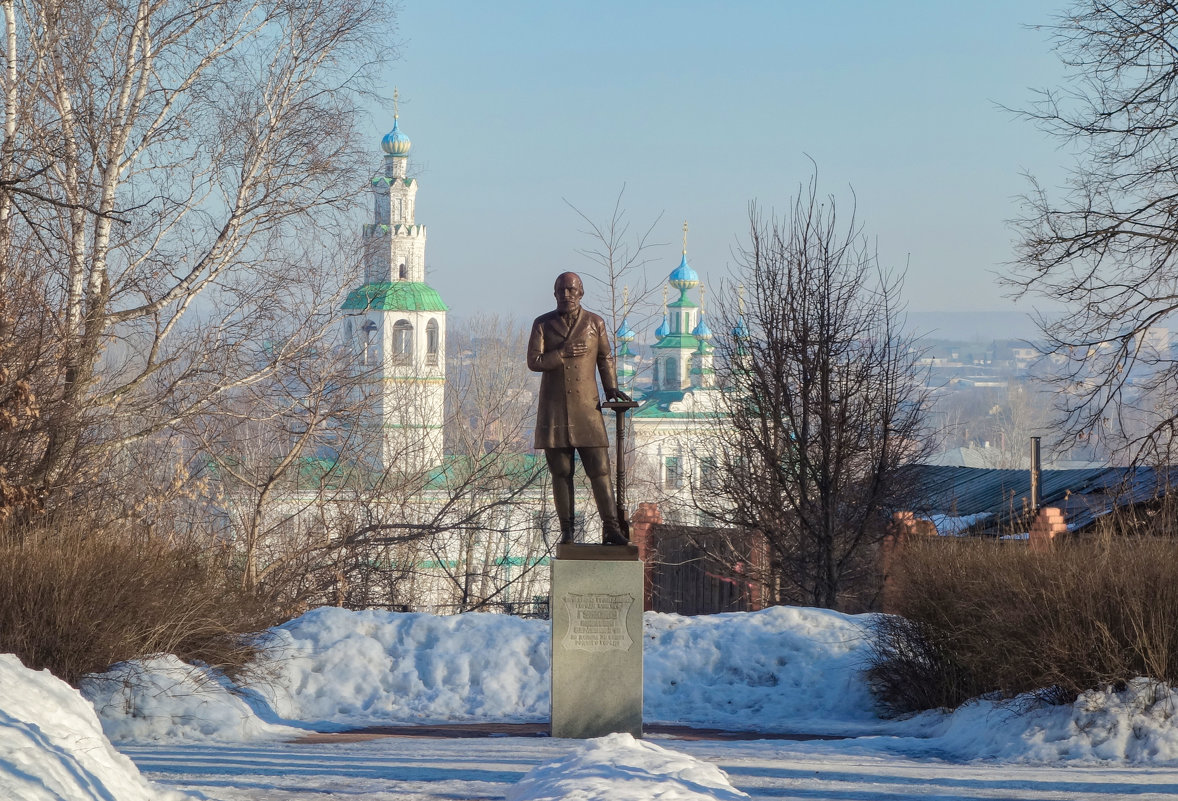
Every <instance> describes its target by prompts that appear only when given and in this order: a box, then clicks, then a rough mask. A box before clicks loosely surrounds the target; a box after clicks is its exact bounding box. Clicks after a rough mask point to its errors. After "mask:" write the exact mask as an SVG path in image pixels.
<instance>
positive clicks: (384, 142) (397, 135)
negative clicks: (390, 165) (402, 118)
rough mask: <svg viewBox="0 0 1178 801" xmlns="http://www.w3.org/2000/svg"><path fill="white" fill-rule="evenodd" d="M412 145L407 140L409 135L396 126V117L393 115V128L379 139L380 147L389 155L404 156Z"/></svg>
mask: <svg viewBox="0 0 1178 801" xmlns="http://www.w3.org/2000/svg"><path fill="white" fill-rule="evenodd" d="M412 146H413V143H412V142H410V141H409V137H408V136H406V135H405V134H404V133H402V132H401V129H400V128H399V127H397V118H396V117H393V130H391V131H389V132H388V133H387V134H385V135H384V139H381V140H380V149H381V150H383V151H384V152H385V153H388V154H389V155H390V156H399V157H401V158H404V157H405V156H408V155H409V148H410V147H412Z"/></svg>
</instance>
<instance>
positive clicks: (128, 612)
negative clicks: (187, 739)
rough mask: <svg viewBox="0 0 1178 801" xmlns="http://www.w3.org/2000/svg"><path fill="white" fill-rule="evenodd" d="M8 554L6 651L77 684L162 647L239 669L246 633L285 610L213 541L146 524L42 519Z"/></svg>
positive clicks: (2, 629) (3, 548)
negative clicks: (151, 529)
mask: <svg viewBox="0 0 1178 801" xmlns="http://www.w3.org/2000/svg"><path fill="white" fill-rule="evenodd" d="M0 562H2V564H3V565H4V569H3V570H0V652H10V653H15V654H16V655H18V656H19V657H20V658H21V660H22V661H23V662H24V663H25V664H26V665H28V666H29V667H32V668H36V669H41V668H48V669H49V670H50V671H51V672H52V673H53V674H54V675H56V676H58V677H59V678H61V679H64V680H65V681H68V682H70V683H74V684H76V683H77V681H78V679H80V678H81V677H82V676H84V675H86V674H88V673H93V672H97V671H101V670H105V669H106V668H107V667H109V666H110V665H112V664H114V663H116V662H121V661H124V660H127V659H132V658H135V657H141V656H145V655H148V654H154V653H172V654H175V655H177V656H179V657H180V658H181V659H185V660H190V661H191V660H199V661H202V662H205V663H208V664H210V665H215V666H218V667H221V668H224V669H227V670H230V671H232V670H233V669H234V668H236V667H240V666H241V665H243V664H244V663H245V662H247V661H248V660H249V659H250V657H251V656H252V655H253V653H254V647H253V645H252V644H251V641H250V639H249V638H248V637H245V636H244V635H246V634H247V633H248V632H254V631H260V630H262V629H264V628H266V627H267V626H269V625H272V624H273V623H274V622H277V620H278V616H277V615H275V614H273V613H271V612H270V611H269V610H266V609H264V608H262V607H261V605H260V604H259V602H257V601H256V600H254V599H253V598H252V597H250V596H248V595H247V594H245V593H244V592H242V590H241V589H240V584H239V578H238V577H237V576H235V575H234V573H233V571H232V570H230V569H229V567H228V566H227V565H226V564H224V563H223V562H222V561H221V560H219V559H218V558H216V557H215V556H211V555H210V553H209V552H208V550H207V549H201V548H198V547H196V545H194V544H193V545H180V544H176V543H172V542H167V541H164V540H161V539H159V538H156V537H153V536H151V535H149V534H146V533H143V532H110V531H89V530H87V527H86V525H85V524H84V523H83V522H74V523H72V524H70V525H67V526H64V527H55V526H51V525H50V524H48V523H43V524H41V525H39V526H37V527H36V528H35V529H33V530H29V529H26V530H24V531H22V537H21V539H20V540H16V539H9V540H6V541H3V542H0Z"/></svg>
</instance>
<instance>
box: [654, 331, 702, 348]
mask: <svg viewBox="0 0 1178 801" xmlns="http://www.w3.org/2000/svg"><path fill="white" fill-rule="evenodd" d="M698 345H699V340H698V339H696V338H695V337H694V336H692V335H691V334H667V335H666V336H665V337H663V338H662V339H660V340H659V341H658V342H656V343H654V344H653V345H651V347H652V348H690V349H691V350H695V348H696V347H697V346H698Z"/></svg>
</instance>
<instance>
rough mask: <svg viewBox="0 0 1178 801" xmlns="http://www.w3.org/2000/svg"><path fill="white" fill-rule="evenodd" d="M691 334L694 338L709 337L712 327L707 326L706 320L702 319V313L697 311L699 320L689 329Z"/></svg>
mask: <svg viewBox="0 0 1178 801" xmlns="http://www.w3.org/2000/svg"><path fill="white" fill-rule="evenodd" d="M691 335H692V336H693V337H695V338H696V339H705V340H706V339H711V338H712V329H711V328H708V323H707V320H705V319H704V313H703V312H702V311H701V312H700V313H699V322H698V323H696V324H695V328H693V329H691Z"/></svg>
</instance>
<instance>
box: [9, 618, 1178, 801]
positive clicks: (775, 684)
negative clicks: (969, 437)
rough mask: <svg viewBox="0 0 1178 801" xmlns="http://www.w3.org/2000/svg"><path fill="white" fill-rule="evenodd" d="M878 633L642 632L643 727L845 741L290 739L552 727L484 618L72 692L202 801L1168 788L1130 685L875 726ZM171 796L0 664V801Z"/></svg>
mask: <svg viewBox="0 0 1178 801" xmlns="http://www.w3.org/2000/svg"><path fill="white" fill-rule="evenodd" d="M873 620H874V618H873V616H870V615H865V616H849V615H843V614H839V613H836V612H831V611H827V610H818V609H801V608H789V607H778V608H773V609H768V610H764V611H762V612H754V613H744V614H739V613H734V614H725V615H713V616H701V617H692V618H687V617H680V616H676V615H660V614H647V616H646V618H645V626H646V631H645V674H646V684H645V688H644V690H645V702H646V709H645V717H646V720H647V721H648V722H650V723H656V722H657V723H665V724H687V725H692V726H696V727H700V728H720V729H729V730H746V731H754V732H769V733H772V732H795V733H815V734H845V735H854V736H851V737H849V738H848V739H842V740H827V741H813V742H792V741H783V740H773V739H765V740H757V741H752V742H715V741H711V742H708V741H700V742H691V741H683V740H677V739H672V738H670V737H667V736H661V737H654V738H648V739H646V740H643V741H635V740H633V739H631V738H629V737H628V736H625V735H614V736H610V737H606V738H601V739H599V740H594V741H586V742H575V741H568V740H556V739H551V738H520V737H504V736H500V737H492V738H485V739H480V740H440V739H421V738H413V739H397V738H393V739H382V740H378V741H372V742H350V741H338V742H332V743H327V744H323V743H319V744H309V743H299V742H293V740H294V739H295V738H296V737H297V736H298V735H300V734H303V733H306V731H307V730H308V729H316V730H320V731H329V730H333V729H336V730H338V729H340V728H343V727H345V726H346V727H356V726H372V725H385V726H388V725H411V724H415V723H427V722H435V723H436V722H480V721H483V722H488V721H494V722H504V721H516V722H535V721H542V720H546V719H547V716H548V705H549V695H548V681H549V641H548V624H547V623H546V622H543V621H531V620H522V619H518V618H513V617H508V616H502V615H490V614H474V615H462V616H456V617H437V616H432V615H424V614H396V613H387V612H372V611H370V612H348V611H343V610H339V609H318V610H314V611H312V612H309V613H307V614H306V615H303V616H302V617H300V618H298V619H296V620H293V621H290V622H289V623H287V624H285V625H283V626H280V627H278V628H276V629H274V630H272V631H271V632H269V636H268V638H267V639H266V640H265V641H266V642H267V643H268V644H267V646H266V653H265V657H264V658H263V659H262V660H261V661H260V663H259V665H258V670H257V672H256V673H255V674H254V676H253V678H252V679H251V683H252V686H251V688H249V689H246V688H243V687H241V686H238V685H236V684H234V683H233V682H231V681H230V680H229V679H227V678H226V677H225V676H223V675H221V674H219V673H217V672H216V671H212V670H210V669H208V668H205V667H200V666H195V667H194V666H190V665H185V664H183V663H182V662H180V661H179V660H177V659H176V658H175V657H171V656H159V657H153V658H151V659H146V660H140V661H138V662H133V663H127V664H123V665H119V666H116V668H114V669H112V671H110V672H109V673H107V674H104V675H102V676H99V677H93V678H91V679H89V680H87V681H86V682H85V683H84V687H83V689H84V693H85V696H86V698H88V699H89V700H90V701H91V702H93V704H94V705H95V706H96V707H97V708H98V710H99V712H100V714H101V718H102V727H103V728H104V729H105V731H106V734H107V736H109V737H110V738H111V739H113V740H115V741H116V742H118V743H119V744H120V749H121V750H122V751H124V752H126V753H128V754H130V755H131V756H132V757H133V758H134V759H135V761H136V763H138V764H139V766H140V768H141V769H142V770H143V771H144V772H145V774H146V775H148V776H149V777H150V778H152V779H154V780H156V781H158V782H163V783H166V784H167V785H169V786H172V787H176V788H182V789H185V790H189V791H193V792H195V793H197V794H198V796H197V797H198V798H203V799H206V801H239V800H241V801H244V799H250V801H255V800H256V799H266V800H267V801H268V800H270V799H282V800H283V801H295V800H296V799H303V798H307V799H310V798H321V797H323V796H324V795H326V794H330V793H340V794H349V795H353V796H355V797H358V798H364V799H372V800H375V799H390V800H391V799H421V800H422V801H424V800H425V799H442V798H451V799H453V798H472V799H475V798H477V799H482V798H487V799H491V798H494V799H502V798H504V797H505V795H506V796H507V797H510V798H515V799H520V800H521V801H522V800H523V799H541V798H544V799H548V798H551V799H558V798H560V799H574V798H575V799H582V800H585V801H587V800H588V799H594V798H617V799H622V800H623V801H625V799H629V798H655V797H658V798H664V799H668V800H669V799H678V798H683V799H702V798H722V799H729V798H742V797H744V796H743V795H742V793H747V795H748V796H749V797H751V798H754V799H757V798H815V797H844V798H845V797H853V798H856V799H864V800H865V801H866V800H874V799H887V798H896V797H918V796H931V797H938V798H942V799H944V798H1064V797H1069V798H1071V797H1074V798H1109V797H1115V796H1118V795H1133V796H1134V797H1135V798H1150V797H1157V798H1162V797H1167V796H1172V795H1173V794H1174V793H1176V792H1178V725H1175V713H1176V710H1178V692H1175V691H1172V690H1170V689H1169V688H1166V687H1160V686H1158V685H1156V684H1155V683H1153V682H1150V681H1148V680H1146V679H1138V680H1135V681H1133V682H1131V683H1130V684H1129V685H1128V686H1127V687H1124V688H1121V689H1109V688H1106V689H1103V690H1094V691H1092V692H1089V693H1086V694H1085V695H1084V696H1082V697H1081V698H1080V699H1078V700H1077V701H1076V702H1075V703H1074V704H1072V705H1070V706H1069V705H1065V706H1047V705H1043V704H1039V703H1036V702H1034V700H1033V699H1031V698H1022V699H1016V702H1015V703H1013V704H998V703H995V702H993V701H988V700H978V701H975V702H973V703H970V704H967V705H966V706H964V707H962V708H961V709H959V710H957V711H955V712H953V713H951V714H949V713H924V714H922V715H919V716H916V717H913V718H910V719H907V720H900V721H889V720H882V719H880V718H878V717H877V716H876V712H875V709H874V706H873V703H872V699H871V696H870V694H869V693H868V691H867V688H866V685H865V682H864V680H863V676H862V674H861V670H862V667H863V665H864V662H865V659H866V656H867V649H868V640H867V636H866V635H867V632H868V631H869V629H870V626H871V624H872V621H873ZM865 735H869V736H865ZM995 766H1001V767H1000V768H996V767H995ZM725 773H726V774H727V776H725ZM656 788H657V789H656ZM1108 788H1114V789H1108ZM659 793H662V795H659ZM1155 794H1156V795H1155ZM178 797H179V796H178V795H176V794H170V795H169V794H167V793H165V792H164V791H163V790H161V789H160V788H158V787H157V788H149V785H148V784H147V783H146V782H145V781H144V779H143V778H142V777H141V776H140V775H139V774H138V773H137V772H136V769H135V767H134V766H133V765H132V764H131V763H130V762H128V761H127V759H126V758H124V757H122V756H121V755H120V754H119V753H118V752H117V751H115V750H114V748H113V747H112V746H111V745H110V743H109V742H108V741H107V740H106V739H105V737H104V736H103V734H102V732H101V731H100V730H99V721H98V718H97V717H96V716H95V714H94V711H93V710H92V708H91V707H90V705H89V704H87V703H86V701H85V700H83V698H82V697H81V696H80V695H79V694H78V693H77V692H76V691H74V690H73V689H71V688H69V687H68V686H67V685H65V684H63V683H62V682H59V681H57V680H56V679H54V678H53V677H51V676H49V674H47V673H44V672H40V673H37V672H34V671H30V670H27V669H25V668H24V667H23V666H21V665H20V663H19V662H18V661H17V660H16V659H15V658H14V657H11V656H3V657H0V798H2V799H6V800H7V799H16V800H19V801H25V799H28V801H42V799H45V800H46V801H48V799H66V800H67V801H90V800H91V799H102V801H138V799H147V798H178Z"/></svg>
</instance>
